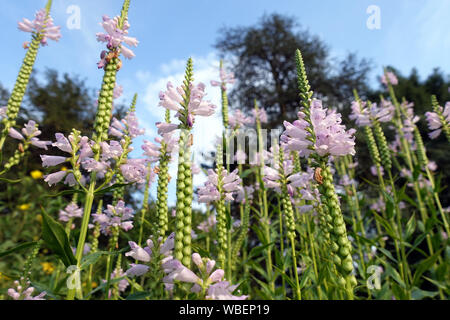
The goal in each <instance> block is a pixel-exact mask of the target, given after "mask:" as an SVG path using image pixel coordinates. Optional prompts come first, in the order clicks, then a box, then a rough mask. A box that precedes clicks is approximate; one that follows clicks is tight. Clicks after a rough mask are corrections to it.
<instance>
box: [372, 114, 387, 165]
mask: <svg viewBox="0 0 450 320" xmlns="http://www.w3.org/2000/svg"><path fill="white" fill-rule="evenodd" d="M372 124H373V131H374V133H375V138H376V139H377V143H378V150H379V151H380V156H381V164H382V165H383V167H384V168H385V169H387V170H390V169H391V168H392V160H391V152H390V151H389V146H388V143H387V140H386V136H385V135H384V132H383V129H382V128H381V124H380V122H379V121H377V120H374V121H373V122H372Z"/></svg>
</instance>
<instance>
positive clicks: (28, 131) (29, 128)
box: [22, 120, 42, 138]
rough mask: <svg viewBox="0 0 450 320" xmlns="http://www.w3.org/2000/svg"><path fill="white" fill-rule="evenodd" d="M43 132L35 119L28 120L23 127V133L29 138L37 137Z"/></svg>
mask: <svg viewBox="0 0 450 320" xmlns="http://www.w3.org/2000/svg"><path fill="white" fill-rule="evenodd" d="M41 133H42V132H41V131H40V130H39V129H38V128H37V125H36V122H34V121H33V120H30V121H28V123H26V124H25V125H24V126H23V128H22V134H23V135H24V136H26V137H27V138H32V137H37V136H39V135H40V134H41Z"/></svg>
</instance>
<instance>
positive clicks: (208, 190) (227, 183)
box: [198, 169, 242, 203]
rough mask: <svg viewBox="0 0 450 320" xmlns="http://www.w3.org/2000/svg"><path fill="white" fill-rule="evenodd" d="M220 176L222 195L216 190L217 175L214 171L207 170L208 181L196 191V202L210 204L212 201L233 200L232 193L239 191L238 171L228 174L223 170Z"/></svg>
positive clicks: (239, 179)
mask: <svg viewBox="0 0 450 320" xmlns="http://www.w3.org/2000/svg"><path fill="white" fill-rule="evenodd" d="M220 174H221V184H222V185H221V188H222V190H223V194H220V193H219V190H218V188H217V187H218V183H219V179H218V175H217V173H216V172H215V171H213V170H211V169H209V170H208V181H206V182H205V184H204V185H203V186H202V187H200V188H199V189H198V196H199V197H198V201H199V202H205V203H210V202H214V201H219V200H220V199H224V200H225V201H232V200H233V195H232V194H233V192H236V191H238V190H239V187H240V184H241V181H242V180H241V178H240V177H239V175H238V169H235V170H234V171H233V172H231V173H228V172H227V171H226V170H225V169H224V170H223V171H222V172H221V173H220Z"/></svg>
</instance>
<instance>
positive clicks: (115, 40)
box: [96, 15, 139, 59]
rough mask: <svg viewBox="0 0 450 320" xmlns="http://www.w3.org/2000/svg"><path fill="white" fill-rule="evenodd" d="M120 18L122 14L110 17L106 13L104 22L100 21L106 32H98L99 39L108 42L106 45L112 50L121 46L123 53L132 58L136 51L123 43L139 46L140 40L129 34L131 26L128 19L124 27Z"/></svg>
mask: <svg viewBox="0 0 450 320" xmlns="http://www.w3.org/2000/svg"><path fill="white" fill-rule="evenodd" d="M119 20H120V16H116V17H114V18H110V17H108V16H107V15H104V16H103V22H102V23H100V25H101V26H102V27H103V29H104V30H105V32H106V33H102V32H99V33H97V34H96V37H97V41H99V42H106V43H107V45H106V46H107V48H108V49H110V50H112V49H117V48H120V50H121V52H122V54H123V55H124V56H125V57H126V58H128V59H131V58H133V57H134V56H135V54H134V52H133V51H132V50H130V49H129V48H127V47H125V46H124V45H123V44H124V43H125V44H127V45H128V46H132V47H137V45H138V44H139V41H138V40H137V39H136V38H132V37H129V36H128V29H129V28H130V24H129V23H128V20H125V22H124V23H123V26H122V28H120V27H119Z"/></svg>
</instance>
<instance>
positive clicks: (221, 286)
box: [206, 281, 248, 300]
mask: <svg viewBox="0 0 450 320" xmlns="http://www.w3.org/2000/svg"><path fill="white" fill-rule="evenodd" d="M236 288H237V286H235V285H234V286H232V285H231V284H230V283H229V282H228V281H221V282H218V283H216V284H213V285H211V286H210V287H209V288H208V295H207V296H206V299H208V300H245V299H247V298H248V296H245V295H242V296H235V295H233V291H235V290H236Z"/></svg>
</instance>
